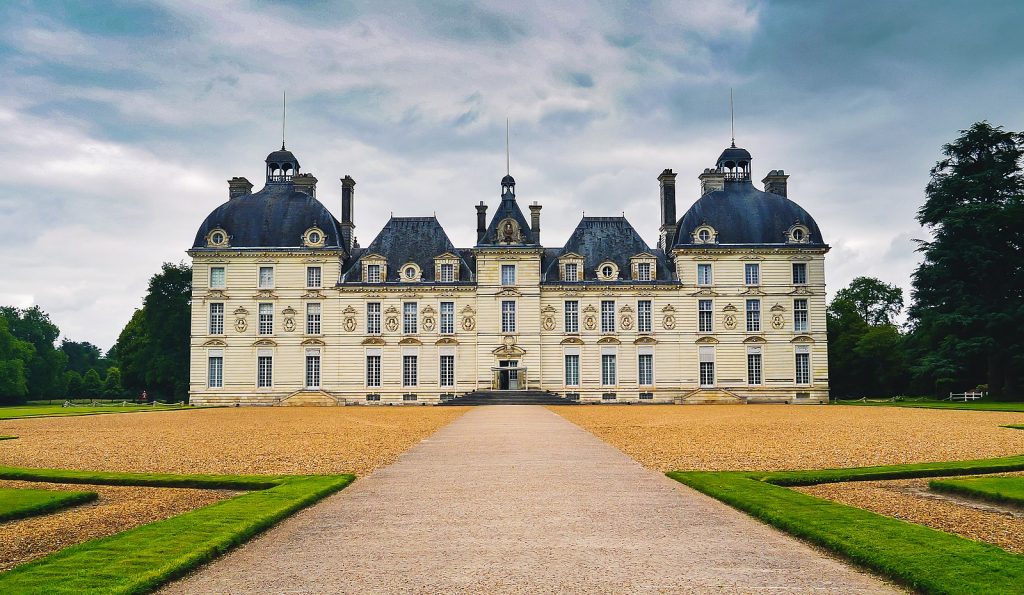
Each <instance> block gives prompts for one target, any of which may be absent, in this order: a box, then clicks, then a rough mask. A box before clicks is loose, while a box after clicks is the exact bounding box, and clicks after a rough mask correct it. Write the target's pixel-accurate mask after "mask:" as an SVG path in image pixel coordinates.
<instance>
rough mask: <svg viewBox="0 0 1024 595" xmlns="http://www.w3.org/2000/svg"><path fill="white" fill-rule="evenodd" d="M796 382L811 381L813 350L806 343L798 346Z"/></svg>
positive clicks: (808, 382)
mask: <svg viewBox="0 0 1024 595" xmlns="http://www.w3.org/2000/svg"><path fill="white" fill-rule="evenodd" d="M796 383H797V384H810V383H811V351H810V348H808V347H807V346H805V345H800V346H798V347H797V348H796Z"/></svg>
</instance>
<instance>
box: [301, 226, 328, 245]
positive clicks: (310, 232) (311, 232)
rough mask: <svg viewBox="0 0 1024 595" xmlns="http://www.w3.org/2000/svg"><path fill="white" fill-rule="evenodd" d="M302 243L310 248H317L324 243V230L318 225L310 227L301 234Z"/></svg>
mask: <svg viewBox="0 0 1024 595" xmlns="http://www.w3.org/2000/svg"><path fill="white" fill-rule="evenodd" d="M302 243H303V244H305V245H306V246H308V247H310V248H319V247H321V246H323V245H324V232H323V231H322V230H321V229H320V228H318V227H311V228H309V229H307V230H306V233H304V234H302Z"/></svg>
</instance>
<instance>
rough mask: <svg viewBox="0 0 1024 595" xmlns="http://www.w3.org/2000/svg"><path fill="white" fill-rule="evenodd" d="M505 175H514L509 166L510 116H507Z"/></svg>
mask: <svg viewBox="0 0 1024 595" xmlns="http://www.w3.org/2000/svg"><path fill="white" fill-rule="evenodd" d="M505 175H506V176H511V175H512V168H511V167H510V166H509V157H508V116H506V117H505Z"/></svg>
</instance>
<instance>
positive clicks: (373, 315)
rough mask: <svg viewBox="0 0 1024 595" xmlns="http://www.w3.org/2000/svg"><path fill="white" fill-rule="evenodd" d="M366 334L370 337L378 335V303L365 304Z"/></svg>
mask: <svg viewBox="0 0 1024 595" xmlns="http://www.w3.org/2000/svg"><path fill="white" fill-rule="evenodd" d="M366 332H367V334H370V335H378V334H380V302H367V304H366Z"/></svg>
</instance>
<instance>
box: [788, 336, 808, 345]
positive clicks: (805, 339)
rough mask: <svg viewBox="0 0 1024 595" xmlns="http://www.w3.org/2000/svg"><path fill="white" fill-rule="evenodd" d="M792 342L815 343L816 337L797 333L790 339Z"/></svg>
mask: <svg viewBox="0 0 1024 595" xmlns="http://www.w3.org/2000/svg"><path fill="white" fill-rule="evenodd" d="M789 342H790V343H814V337H812V336H810V335H797V336H795V337H793V338H792V339H790V340H789Z"/></svg>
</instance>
